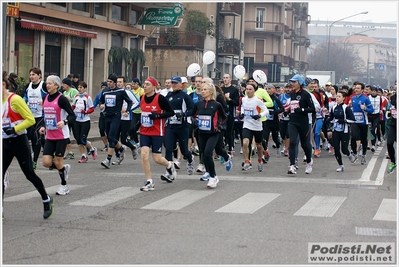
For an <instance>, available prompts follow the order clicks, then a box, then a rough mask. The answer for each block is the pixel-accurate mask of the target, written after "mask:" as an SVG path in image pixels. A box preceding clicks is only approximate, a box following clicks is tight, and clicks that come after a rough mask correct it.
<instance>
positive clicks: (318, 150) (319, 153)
mask: <svg viewBox="0 0 399 267" xmlns="http://www.w3.org/2000/svg"><path fill="white" fill-rule="evenodd" d="M320 155H321V149H316V150H315V151H314V154H313V156H315V157H316V158H320Z"/></svg>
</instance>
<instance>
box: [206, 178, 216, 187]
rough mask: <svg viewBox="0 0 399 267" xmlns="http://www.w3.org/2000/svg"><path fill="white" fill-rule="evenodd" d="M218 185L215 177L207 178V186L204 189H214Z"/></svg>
mask: <svg viewBox="0 0 399 267" xmlns="http://www.w3.org/2000/svg"><path fill="white" fill-rule="evenodd" d="M218 183H219V178H218V177H217V176H215V177H209V180H208V184H207V185H206V187H208V188H215V187H216V186H217V184H218Z"/></svg>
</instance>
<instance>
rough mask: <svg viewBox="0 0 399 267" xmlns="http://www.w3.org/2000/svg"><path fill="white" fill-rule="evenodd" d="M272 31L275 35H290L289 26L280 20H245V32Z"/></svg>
mask: <svg viewBox="0 0 399 267" xmlns="http://www.w3.org/2000/svg"><path fill="white" fill-rule="evenodd" d="M260 32H264V33H270V34H274V35H279V36H281V35H283V34H285V35H289V33H290V31H289V27H288V26H287V25H285V24H284V23H279V22H259V21H245V33H260Z"/></svg>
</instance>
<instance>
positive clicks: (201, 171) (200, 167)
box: [197, 164, 205, 173]
mask: <svg viewBox="0 0 399 267" xmlns="http://www.w3.org/2000/svg"><path fill="white" fill-rule="evenodd" d="M197 172H200V173H205V166H204V164H198V167H197Z"/></svg>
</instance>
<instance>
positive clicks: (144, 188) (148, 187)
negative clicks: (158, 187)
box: [140, 181, 155, 192]
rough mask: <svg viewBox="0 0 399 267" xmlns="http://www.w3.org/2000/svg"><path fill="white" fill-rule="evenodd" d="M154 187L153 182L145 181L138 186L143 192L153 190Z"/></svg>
mask: <svg viewBox="0 0 399 267" xmlns="http://www.w3.org/2000/svg"><path fill="white" fill-rule="evenodd" d="M154 188H155V185H154V182H150V181H146V182H145V184H144V185H143V186H142V187H141V188H140V191H144V192H147V191H152V190H154Z"/></svg>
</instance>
